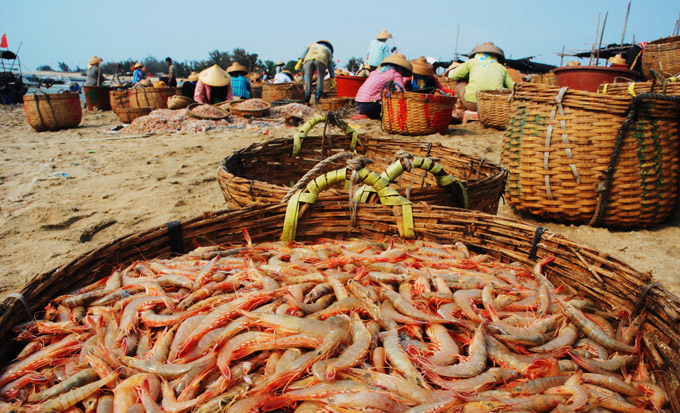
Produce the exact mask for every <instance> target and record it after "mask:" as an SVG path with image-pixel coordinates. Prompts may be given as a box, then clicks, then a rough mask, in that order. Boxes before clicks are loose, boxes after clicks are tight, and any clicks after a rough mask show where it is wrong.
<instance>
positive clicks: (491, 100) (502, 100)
mask: <svg viewBox="0 0 680 413" xmlns="http://www.w3.org/2000/svg"><path fill="white" fill-rule="evenodd" d="M511 95H512V90H510V89H502V90H480V91H478V92H477V113H479V123H481V124H482V126H484V127H485V128H495V129H501V130H502V129H505V126H506V125H507V124H508V119H509V118H510V96H511Z"/></svg>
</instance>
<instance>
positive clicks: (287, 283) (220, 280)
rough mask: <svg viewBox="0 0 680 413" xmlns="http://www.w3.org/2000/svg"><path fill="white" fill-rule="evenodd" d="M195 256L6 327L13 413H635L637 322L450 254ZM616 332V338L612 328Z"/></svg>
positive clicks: (344, 244) (320, 249) (639, 371)
mask: <svg viewBox="0 0 680 413" xmlns="http://www.w3.org/2000/svg"><path fill="white" fill-rule="evenodd" d="M245 236H246V240H247V241H248V242H247V243H245V244H243V245H239V246H209V247H200V248H198V249H196V250H194V251H192V252H190V253H188V254H186V255H183V256H181V257H177V258H174V259H156V260H152V261H144V262H142V261H138V262H135V263H133V264H131V265H129V266H127V267H125V268H124V267H121V268H118V269H116V270H115V271H114V272H113V273H112V274H111V275H110V276H108V277H105V278H104V279H101V280H99V281H98V282H96V283H94V284H92V285H89V286H87V287H85V288H83V289H81V290H78V291H74V292H73V293H71V294H68V295H65V296H60V297H57V298H56V299H54V300H53V301H51V302H50V304H49V305H48V307H47V308H46V311H45V317H44V319H40V320H35V321H31V322H28V323H26V324H23V325H20V326H17V327H16V328H15V331H16V333H17V337H16V338H17V339H18V340H22V341H26V342H27V344H26V346H25V347H24V349H23V351H21V353H20V354H19V355H18V356H17V359H16V361H14V362H12V363H11V364H10V365H9V366H7V367H6V368H5V369H4V371H3V372H2V374H1V375H0V397H1V398H2V400H3V402H2V404H1V405H0V408H1V409H2V411H14V412H22V411H27V412H34V411H35V412H38V411H41V412H53V411H54V412H57V411H58V412H62V411H69V412H82V411H85V412H143V411H146V412H160V411H167V412H184V411H194V412H203V413H205V412H220V411H228V412H251V411H272V410H277V411H296V412H350V411H371V412H376V411H385V412H391V413H396V412H404V411H408V412H438V411H447V412H449V411H454V412H491V411H493V412H496V411H523V412H527V411H529V412H530V411H539V412H546V411H554V412H581V411H584V412H585V411H589V412H608V411H622V412H647V411H658V410H660V409H663V408H664V406H665V405H666V403H667V399H668V397H667V395H666V394H665V393H664V390H663V389H661V388H660V387H659V386H657V385H655V384H654V383H652V381H651V378H650V375H649V373H648V371H647V369H646V368H645V363H644V361H643V358H642V354H641V352H640V344H639V338H638V336H639V333H638V331H639V330H640V325H641V324H642V323H643V321H644V314H643V313H642V314H640V315H639V316H635V317H634V316H632V315H630V314H625V313H624V312H618V313H606V312H602V311H597V310H595V308H594V304H593V303H592V302H591V301H589V300H587V299H583V298H580V297H577V296H573V295H571V294H567V293H566V292H565V291H564V289H563V288H555V287H554V286H553V285H552V284H551V283H550V281H549V280H548V279H547V278H546V277H545V276H544V275H543V267H544V266H545V265H548V264H549V263H550V261H551V260H552V259H553V257H552V256H548V257H546V258H544V259H543V260H542V261H540V262H538V263H536V265H535V267H534V268H526V267H525V266H522V265H520V264H518V263H502V262H500V261H498V260H495V259H493V258H491V257H490V256H488V255H481V254H480V255H475V254H471V253H470V252H469V251H468V249H467V248H466V246H465V245H464V244H462V243H456V244H453V245H441V244H436V243H430V242H423V241H411V242H403V243H400V242H398V241H395V240H389V241H388V242H374V241H366V240H361V239H349V240H345V241H337V240H327V239H322V240H318V242H316V243H291V242H271V243H262V244H252V243H251V242H250V241H249V237H248V236H247V232H245ZM612 323H613V324H612Z"/></svg>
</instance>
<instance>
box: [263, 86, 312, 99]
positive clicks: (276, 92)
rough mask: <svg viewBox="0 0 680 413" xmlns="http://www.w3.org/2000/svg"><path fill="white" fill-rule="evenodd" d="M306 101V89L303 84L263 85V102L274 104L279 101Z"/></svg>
mask: <svg viewBox="0 0 680 413" xmlns="http://www.w3.org/2000/svg"><path fill="white" fill-rule="evenodd" d="M283 99H288V100H304V99H305V89H304V86H303V85H302V82H289V83H277V84H270V83H265V84H264V85H262V100H264V101H265V102H269V103H272V102H274V101H277V100H283Z"/></svg>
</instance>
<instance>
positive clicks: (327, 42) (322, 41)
mask: <svg viewBox="0 0 680 413" xmlns="http://www.w3.org/2000/svg"><path fill="white" fill-rule="evenodd" d="M317 43H324V44H326V45H328V47H329V48H330V49H331V53H335V51H333V45H332V44H331V42H329V41H328V40H319V41H318V42H317Z"/></svg>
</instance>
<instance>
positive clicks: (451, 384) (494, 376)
mask: <svg viewBox="0 0 680 413" xmlns="http://www.w3.org/2000/svg"><path fill="white" fill-rule="evenodd" d="M519 376H520V373H519V372H518V371H517V370H513V369H504V368H498V367H492V368H490V369H488V370H487V371H485V372H483V373H481V374H479V375H477V376H475V377H470V378H467V379H459V380H445V379H442V378H441V377H439V376H436V375H431V374H430V375H428V378H430V380H432V382H433V383H435V384H436V385H438V386H439V387H441V388H443V389H446V390H452V391H455V392H472V391H474V392H477V391H481V390H482V389H484V388H487V387H488V386H490V385H493V384H497V383H507V382H509V381H511V380H515V379H517V378H518V377H519Z"/></svg>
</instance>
